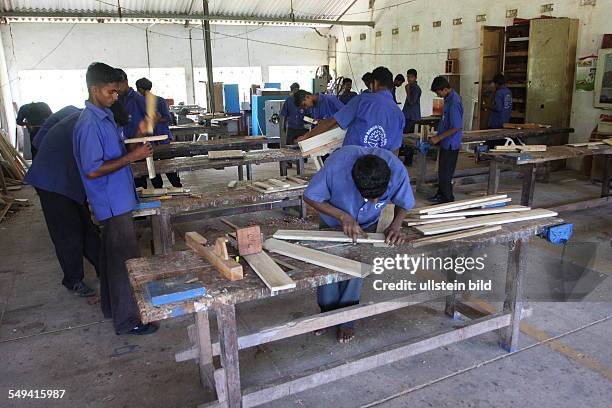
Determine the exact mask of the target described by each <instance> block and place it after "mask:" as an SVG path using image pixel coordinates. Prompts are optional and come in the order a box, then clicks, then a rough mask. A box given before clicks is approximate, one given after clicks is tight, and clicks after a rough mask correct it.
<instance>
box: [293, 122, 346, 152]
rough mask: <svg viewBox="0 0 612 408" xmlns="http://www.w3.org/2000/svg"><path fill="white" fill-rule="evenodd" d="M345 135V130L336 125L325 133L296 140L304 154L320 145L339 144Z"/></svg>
mask: <svg viewBox="0 0 612 408" xmlns="http://www.w3.org/2000/svg"><path fill="white" fill-rule="evenodd" d="M345 136H346V130H344V129H342V128H340V127H337V128H334V129H332V130H328V131H327V132H325V133H321V134H320V135H317V136H314V137H311V138H310V139H306V140H303V141H301V142H298V145H299V146H300V150H301V151H302V153H303V154H304V155H307V154H310V153H311V152H312V151H314V150H316V149H319V148H321V147H322V146H326V145H327V146H330V144H332V145H341V144H342V142H343V141H344V137H345Z"/></svg>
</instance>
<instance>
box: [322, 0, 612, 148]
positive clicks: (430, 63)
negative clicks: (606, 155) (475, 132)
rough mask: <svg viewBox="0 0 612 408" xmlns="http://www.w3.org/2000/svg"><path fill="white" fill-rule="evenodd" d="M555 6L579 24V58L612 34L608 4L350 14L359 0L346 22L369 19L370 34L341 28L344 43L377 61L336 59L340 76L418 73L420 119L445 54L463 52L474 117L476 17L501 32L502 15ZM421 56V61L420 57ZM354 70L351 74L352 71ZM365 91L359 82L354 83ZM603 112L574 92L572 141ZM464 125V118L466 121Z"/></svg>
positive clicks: (454, 6) (467, 4)
mask: <svg viewBox="0 0 612 408" xmlns="http://www.w3.org/2000/svg"><path fill="white" fill-rule="evenodd" d="M397 3H398V1H397V0H376V2H375V4H374V9H379V8H382V7H385V6H387V5H392V4H397ZM544 3H554V11H553V12H552V13H551V15H552V16H555V17H570V18H578V19H579V20H580V29H579V34H578V52H577V57H583V56H588V55H591V54H597V50H598V49H599V47H600V45H601V40H602V36H603V34H604V33H612V23H611V21H612V0H597V2H596V5H595V6H580V3H581V1H580V0H551V1H548V0H547V1H533V0H506V1H498V0H495V1H491V0H461V1H457V0H437V1H435V2H431V1H415V2H412V3H408V4H405V5H401V6H397V7H393V8H391V9H385V10H380V11H375V12H373V15H372V13H371V12H370V13H365V14H351V13H356V12H360V11H364V10H368V8H367V7H368V0H359V1H358V2H357V3H356V4H355V5H354V6H353V7H352V8H351V10H349V11H348V17H347V18H352V19H355V20H363V19H367V18H368V17H371V16H372V17H373V20H374V21H375V22H376V27H375V28H374V29H370V28H366V27H344V28H343V30H344V34H345V35H350V36H351V37H352V41H351V42H348V43H347V46H348V50H349V51H350V52H357V53H359V52H362V53H371V52H375V53H376V54H378V55H355V54H349V55H348V58H347V54H342V53H338V57H337V58H338V59H337V61H338V62H337V67H338V74H339V75H343V76H352V77H353V76H354V77H355V78H361V75H363V73H365V72H367V71H371V70H372V69H373V68H375V67H376V66H379V65H384V66H387V67H388V68H389V69H390V70H391V71H392V72H393V73H394V74H395V73H403V74H404V75H405V73H406V70H407V69H408V68H415V69H417V70H418V71H419V82H420V85H421V88H422V89H423V96H424V98H423V100H422V109H423V114H424V115H428V114H430V113H431V101H432V99H433V94H432V93H431V92H429V87H430V85H431V81H432V80H433V78H434V77H435V76H436V75H438V74H441V73H443V71H444V61H445V60H446V51H447V49H448V48H462V49H463V50H462V51H461V60H460V72H461V75H462V77H461V95H462V97H463V103H464V105H465V112H466V114H467V113H470V114H471V112H472V109H471V108H468V106H471V98H472V97H474V96H476V95H477V93H478V92H477V87H476V85H474V82H476V81H478V63H479V51H478V47H479V44H480V38H479V37H480V27H481V25H482V24H483V23H477V22H476V15H477V14H486V15H487V21H486V23H484V24H486V25H495V26H504V25H509V24H511V23H512V20H511V19H510V20H509V19H506V9H518V17H520V18H534V17H538V16H540V15H541V13H540V6H541V5H542V4H544ZM459 17H462V18H463V24H462V25H459V26H453V19H455V18H459ZM436 20H441V21H442V27H439V28H434V27H433V26H432V23H433V21H436ZM417 24H418V25H420V31H418V32H412V30H411V27H412V25H417ZM395 27H399V34H397V35H392V34H391V30H392V29H393V28H395ZM376 31H382V36H381V37H375V32H376ZM332 33H333V35H336V36H337V37H338V47H337V49H338V50H339V51H344V50H345V48H344V42H343V40H342V29H341V28H340V27H334V28H333V29H332ZM360 33H366V36H367V38H366V40H363V41H360V40H359V34H360ZM385 53H386V54H414V55H381V54H385ZM419 54H421V55H419ZM424 54H425V55H424ZM349 59H350V65H349ZM351 66H352V72H351V68H350V67H351ZM354 83H355V84H359V86H360V87H363V84H362V83H361V80H357V81H354ZM404 97H405V94H404V91H403V89H401V90H399V89H398V100H400V98H402V100H403V98H404ZM601 112H602V111H601V110H599V109H595V108H593V93H592V92H588V93H583V92H577V93H576V92H575V93H574V97H573V106H572V117H571V125H572V127H574V128H575V129H576V133H575V134H574V135H573V136H571V139H572V140H575V141H584V140H587V139H588V138H589V136H590V133H591V131H592V129H593V128H594V127H595V125H596V123H597V119H598V117H599V114H600V113H601ZM466 122H467V118H466Z"/></svg>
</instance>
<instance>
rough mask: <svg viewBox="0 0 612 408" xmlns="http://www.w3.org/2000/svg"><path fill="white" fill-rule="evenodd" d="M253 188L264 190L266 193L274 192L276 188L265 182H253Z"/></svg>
mask: <svg viewBox="0 0 612 408" xmlns="http://www.w3.org/2000/svg"><path fill="white" fill-rule="evenodd" d="M253 186H257V187H259V188H261V189H262V190H265V191H272V190H274V186H271V185H270V184H268V183H266V182H263V181H254V182H253Z"/></svg>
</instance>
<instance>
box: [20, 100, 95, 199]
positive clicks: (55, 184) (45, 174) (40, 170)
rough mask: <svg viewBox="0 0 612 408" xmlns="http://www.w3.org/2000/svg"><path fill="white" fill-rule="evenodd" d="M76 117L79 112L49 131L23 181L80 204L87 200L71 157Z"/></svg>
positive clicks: (77, 118) (78, 110) (77, 170)
mask: <svg viewBox="0 0 612 408" xmlns="http://www.w3.org/2000/svg"><path fill="white" fill-rule="evenodd" d="M64 109H65V108H64ZM79 116H80V109H77V111H76V112H73V113H72V114H71V115H69V116H68V117H65V118H64V119H63V120H61V121H59V123H57V124H56V125H55V126H53V127H52V128H51V129H49V130H48V132H47V136H46V137H45V139H44V140H43V141H42V142H41V144H40V146H39V147H38V153H37V154H36V160H34V161H33V162H32V165H31V166H30V169H29V170H28V173H27V174H26V176H25V181H27V182H28V183H29V184H31V185H32V186H34V187H36V188H39V189H41V190H45V191H49V192H52V193H57V194H61V195H63V196H65V197H68V198H70V199H71V200H74V201H76V202H77V203H79V204H83V203H84V202H85V201H86V200H87V197H86V195H85V188H84V187H83V182H82V181H81V175H80V174H79V169H78V168H77V165H76V162H75V160H74V155H73V153H72V133H73V131H74V127H75V125H76V123H77V121H78V120H79Z"/></svg>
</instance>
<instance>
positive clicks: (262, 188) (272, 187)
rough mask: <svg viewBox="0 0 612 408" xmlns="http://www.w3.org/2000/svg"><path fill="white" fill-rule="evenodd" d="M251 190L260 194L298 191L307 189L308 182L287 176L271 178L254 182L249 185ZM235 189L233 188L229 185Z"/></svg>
mask: <svg viewBox="0 0 612 408" xmlns="http://www.w3.org/2000/svg"><path fill="white" fill-rule="evenodd" d="M248 186H249V188H252V189H253V190H257V191H259V192H260V193H266V194H270V193H278V192H280V191H289V190H298V189H301V188H306V187H307V186H308V181H306V180H303V179H301V178H299V177H293V176H287V177H279V178H270V179H267V180H262V181H253V182H251V183H250V184H249V185H248ZM228 187H230V188H233V186H230V185H228Z"/></svg>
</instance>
